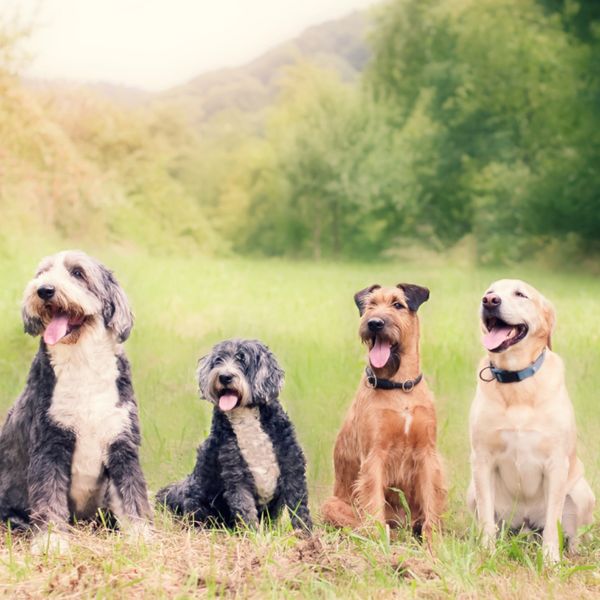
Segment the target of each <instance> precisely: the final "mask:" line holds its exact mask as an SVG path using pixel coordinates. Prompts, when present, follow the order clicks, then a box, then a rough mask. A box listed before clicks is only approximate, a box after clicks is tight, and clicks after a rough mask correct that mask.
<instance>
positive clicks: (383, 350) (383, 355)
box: [369, 338, 391, 369]
mask: <svg viewBox="0 0 600 600" xmlns="http://www.w3.org/2000/svg"><path fill="white" fill-rule="evenodd" d="M390 349H391V344H390V343H389V342H386V341H385V340H381V339H379V338H375V343H374V344H373V347H372V348H371V350H370V352H369V360H370V361H371V366H372V367H375V368H376V369H381V368H382V367H385V365H386V363H387V361H388V359H389V358H390Z"/></svg>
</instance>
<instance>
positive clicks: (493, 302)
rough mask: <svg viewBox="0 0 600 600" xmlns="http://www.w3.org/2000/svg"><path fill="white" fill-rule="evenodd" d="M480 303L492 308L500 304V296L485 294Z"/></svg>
mask: <svg viewBox="0 0 600 600" xmlns="http://www.w3.org/2000/svg"><path fill="white" fill-rule="evenodd" d="M481 303H482V304H483V306H485V307H486V308H494V307H496V306H500V304H502V298H500V296H498V294H486V295H485V296H484V297H483V298H482V299H481Z"/></svg>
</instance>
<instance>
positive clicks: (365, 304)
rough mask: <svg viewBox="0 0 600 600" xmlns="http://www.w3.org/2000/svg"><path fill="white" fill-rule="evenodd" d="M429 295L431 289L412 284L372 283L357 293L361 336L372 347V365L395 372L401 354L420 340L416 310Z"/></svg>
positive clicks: (370, 357)
mask: <svg viewBox="0 0 600 600" xmlns="http://www.w3.org/2000/svg"><path fill="white" fill-rule="evenodd" d="M428 298H429V290H428V289H427V288H424V287H421V286H419V285H413V284H411V283H399V284H398V285H397V286H396V287H387V288H382V287H381V286H380V285H377V284H376V285H372V286H370V287H368V288H365V289H364V290H360V292H357V293H356V294H355V295H354V302H356V306H357V307H358V311H359V313H360V316H361V319H360V327H359V335H360V337H361V339H362V341H363V342H364V343H365V344H366V345H367V346H368V348H369V362H370V364H371V367H372V368H373V369H375V370H378V371H379V372H380V373H385V374H387V375H390V376H391V375H393V374H394V373H396V371H397V370H398V369H399V367H400V356H401V354H402V353H403V352H404V351H405V350H406V349H407V348H411V349H412V348H414V347H415V345H416V344H417V343H418V336H419V321H418V318H417V310H418V308H419V306H421V304H423V302H425V301H426V300H427V299H428Z"/></svg>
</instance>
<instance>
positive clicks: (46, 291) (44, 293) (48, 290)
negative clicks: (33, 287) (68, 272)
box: [37, 285, 55, 300]
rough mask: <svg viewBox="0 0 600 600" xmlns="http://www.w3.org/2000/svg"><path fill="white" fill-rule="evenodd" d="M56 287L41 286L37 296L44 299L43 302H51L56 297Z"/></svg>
mask: <svg viewBox="0 0 600 600" xmlns="http://www.w3.org/2000/svg"><path fill="white" fill-rule="evenodd" d="M54 292H55V289H54V286H53V285H41V286H40V287H39V288H38V289H37V295H38V296H39V297H40V298H41V299H42V300H50V298H52V296H54Z"/></svg>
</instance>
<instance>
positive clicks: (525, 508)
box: [468, 279, 595, 561]
mask: <svg viewBox="0 0 600 600" xmlns="http://www.w3.org/2000/svg"><path fill="white" fill-rule="evenodd" d="M486 296H488V298H492V297H493V296H495V301H496V302H497V301H498V300H497V299H499V300H500V302H499V304H498V305H497V307H496V313H495V314H496V315H497V317H498V318H499V319H502V321H504V322H505V323H507V324H509V325H523V324H524V325H526V326H527V328H528V329H527V334H526V335H525V337H523V339H521V340H520V341H518V342H517V343H515V344H514V345H512V346H510V347H508V348H506V349H505V350H503V351H501V352H488V356H487V357H486V358H485V359H483V360H482V361H481V364H480V365H479V371H481V369H484V368H485V367H487V366H488V365H489V364H490V362H492V363H493V364H494V366H496V367H498V368H500V369H506V370H511V371H517V370H520V369H523V368H526V367H527V366H529V365H531V364H532V363H533V362H534V361H535V359H536V358H538V356H539V355H540V354H541V352H542V351H543V350H544V349H546V350H545V360H544V363H543V365H542V367H541V368H540V370H539V371H538V372H537V373H536V374H535V375H533V376H532V377H530V378H528V379H525V380H524V381H520V382H517V383H499V382H498V381H496V380H493V381H483V380H482V379H481V378H478V383H477V391H476V394H475V399H474V401H473V404H472V406H471V414H470V438H471V472H472V480H471V485H470V486H469V491H468V504H469V508H470V509H471V510H472V511H473V512H475V513H476V514H477V518H478V520H479V524H480V526H481V529H482V533H483V536H484V541H485V542H486V543H487V544H488V545H493V543H494V540H495V535H496V527H497V524H499V523H500V522H505V523H506V524H507V525H508V526H510V527H511V528H517V529H518V528H521V527H524V528H526V529H543V547H544V553H545V555H546V557H547V558H548V559H549V560H551V561H557V560H558V559H559V537H558V526H557V524H558V522H559V521H560V522H561V523H562V527H563V531H564V533H565V536H566V537H567V538H568V539H569V542H570V545H571V547H572V548H573V547H574V546H575V537H576V534H577V530H578V529H579V528H580V527H581V526H583V525H586V524H589V523H591V521H592V512H593V509H594V504H595V498H594V494H593V492H592V490H591V488H590V486H589V485H588V483H587V481H586V480H585V478H584V475H583V465H582V463H581V461H580V460H579V459H578V458H577V453H576V438H577V433H576V428H575V415H574V412H573V405H572V404H571V400H570V398H569V395H568V393H567V388H566V386H565V378H564V366H563V362H562V360H561V358H560V357H559V356H558V355H557V354H555V353H554V352H552V350H551V349H550V348H551V343H550V336H551V333H552V329H553V326H554V309H553V307H552V305H551V304H550V303H549V302H548V300H546V299H545V298H544V297H543V296H542V295H541V294H540V293H539V292H538V291H537V290H536V289H534V288H533V287H532V286H530V285H528V284H526V283H524V282H522V281H518V280H506V279H505V280H500V281H496V282H495V283H493V284H492V285H491V286H490V288H489V289H488V291H487V292H486ZM488 314H489V313H488ZM481 326H482V332H483V333H484V334H486V333H487V331H488V329H487V327H486V313H485V310H484V309H482V320H481ZM515 331H516V330H515ZM479 371H478V372H479ZM489 373H490V372H489V371H484V373H483V377H484V378H485V379H489V378H490V377H489Z"/></svg>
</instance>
